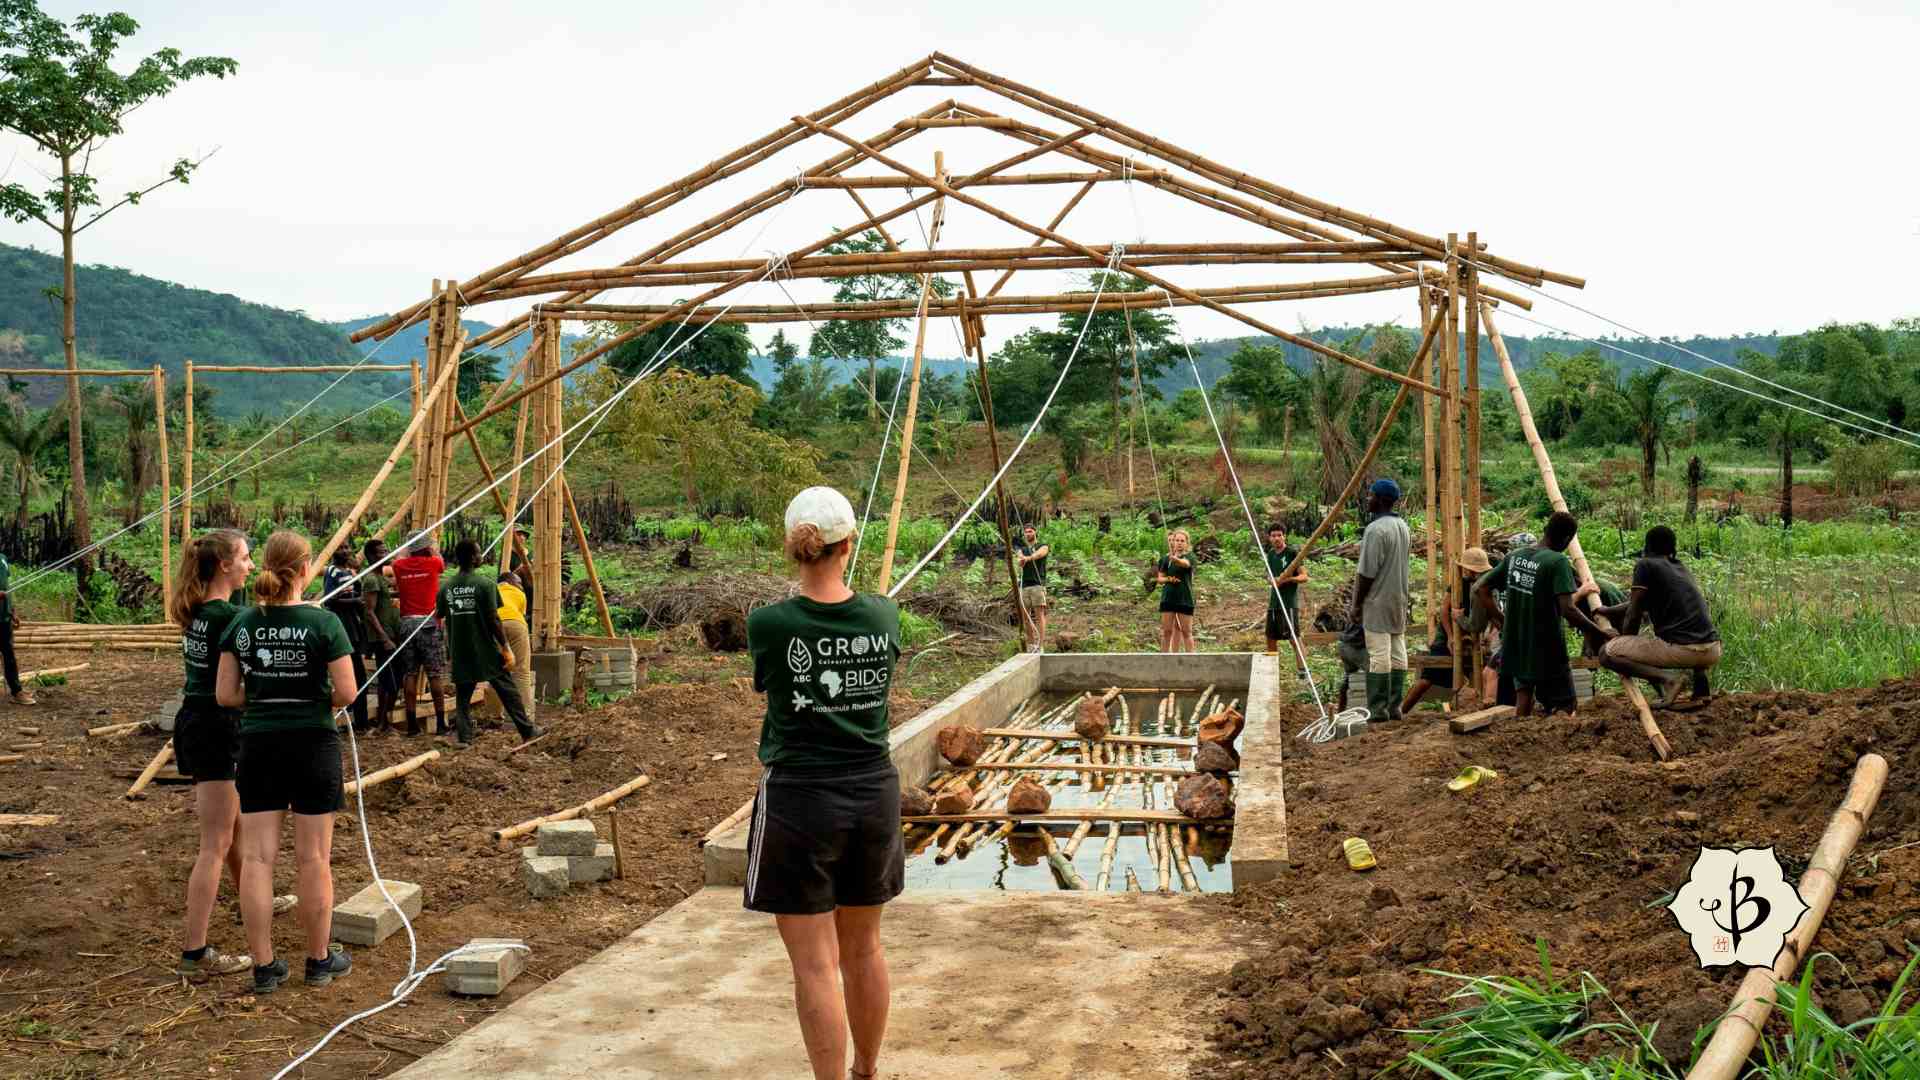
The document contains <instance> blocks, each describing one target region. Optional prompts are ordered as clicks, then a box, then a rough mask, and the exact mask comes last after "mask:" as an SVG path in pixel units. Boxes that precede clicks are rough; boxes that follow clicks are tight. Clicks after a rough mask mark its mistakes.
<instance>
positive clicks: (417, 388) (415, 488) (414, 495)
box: [407, 359, 426, 522]
mask: <svg viewBox="0 0 1920 1080" xmlns="http://www.w3.org/2000/svg"><path fill="white" fill-rule="evenodd" d="M407 368H408V370H409V371H411V372H412V373H413V387H412V389H413V394H412V397H411V399H410V400H411V401H412V402H413V414H414V415H415V416H418V415H420V395H421V390H422V385H423V384H422V380H421V377H420V361H419V360H418V359H414V360H409V361H407ZM423 446H425V443H424V442H423V441H422V440H421V437H420V432H419V430H418V429H417V428H416V429H415V431H414V436H413V447H412V449H413V468H412V469H411V470H409V472H410V475H411V478H412V479H411V482H409V483H408V484H407V492H408V494H407V505H408V506H413V505H415V504H417V503H418V502H419V501H420V470H421V469H423V468H425V467H426V465H425V461H426V455H425V454H423V453H422V452H421V448H422V447H423ZM407 520H408V521H409V522H411V521H412V520H413V518H412V517H407Z"/></svg>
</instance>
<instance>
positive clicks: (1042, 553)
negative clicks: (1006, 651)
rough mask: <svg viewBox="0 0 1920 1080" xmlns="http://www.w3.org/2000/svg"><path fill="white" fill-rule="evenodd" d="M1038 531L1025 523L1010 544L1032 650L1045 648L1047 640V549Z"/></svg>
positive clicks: (1036, 650) (1040, 650) (1043, 649)
mask: <svg viewBox="0 0 1920 1080" xmlns="http://www.w3.org/2000/svg"><path fill="white" fill-rule="evenodd" d="M1049 550H1050V549H1049V548H1048V547H1047V545H1045V544H1043V543H1041V542H1040V533H1039V531H1038V530H1036V529H1035V528H1034V527H1033V526H1031V525H1028V526H1027V527H1026V528H1024V529H1021V530H1020V539H1019V541H1018V542H1016V543H1015V544H1014V545H1013V558H1014V561H1015V562H1017V563H1018V564H1019V565H1020V606H1021V607H1023V608H1025V609H1026V610H1027V620H1028V629H1030V630H1032V631H1033V642H1032V643H1031V644H1030V645H1029V646H1028V648H1030V649H1031V650H1032V651H1034V652H1044V651H1046V641H1047V552H1048V551H1049Z"/></svg>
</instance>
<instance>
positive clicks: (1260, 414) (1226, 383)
mask: <svg viewBox="0 0 1920 1080" xmlns="http://www.w3.org/2000/svg"><path fill="white" fill-rule="evenodd" d="M1227 367H1228V374H1227V377H1226V378H1224V379H1221V380H1220V381H1219V382H1218V383H1216V384H1215V389H1217V390H1218V391H1219V392H1220V393H1221V394H1222V395H1223V396H1225V397H1226V398H1227V399H1228V400H1230V401H1235V402H1238V403H1239V404H1240V405H1242V406H1243V407H1245V408H1246V409H1248V410H1250V411H1251V412H1252V413H1253V416H1254V421H1255V423H1256V424H1257V425H1258V426H1259V429H1260V434H1261V435H1262V436H1264V437H1266V438H1268V439H1274V438H1278V437H1279V435H1280V434H1281V431H1282V429H1283V428H1284V427H1285V424H1286V415H1287V409H1288V407H1290V406H1293V405H1298V404H1300V401H1301V397H1302V395H1303V384H1302V382H1301V379H1300V376H1299V375H1297V374H1295V373H1294V370H1293V368H1291V367H1289V366H1288V365H1287V351H1286V350H1285V349H1283V348H1281V347H1280V346H1278V345H1256V344H1254V343H1252V342H1243V343H1242V344H1241V346H1240V347H1239V348H1238V349H1235V350H1234V351H1233V353H1232V354H1231V355H1229V356H1228V357H1227Z"/></svg>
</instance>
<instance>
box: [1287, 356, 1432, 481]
mask: <svg viewBox="0 0 1920 1080" xmlns="http://www.w3.org/2000/svg"><path fill="white" fill-rule="evenodd" d="M1339 348H1340V351H1341V352H1344V353H1346V354H1347V355H1349V356H1358V357H1360V358H1362V359H1364V360H1366V361H1368V362H1369V363H1372V364H1374V365H1376V366H1379V367H1384V368H1386V369H1387V370H1389V371H1405V370H1406V369H1407V365H1408V364H1409V363H1411V362H1412V359H1413V342H1412V341H1411V339H1409V337H1408V336H1407V334H1406V333H1404V332H1403V331H1401V330H1399V329H1398V328H1396V327H1392V326H1380V327H1373V328H1368V329H1362V330H1360V331H1359V332H1357V333H1355V334H1353V335H1351V336H1350V337H1348V338H1347V339H1346V340H1344V341H1342V342H1340V343H1339ZM1302 393H1303V396H1304V397H1305V399H1306V408H1307V415H1308V417H1309V419H1311V420H1312V422H1313V432H1314V440H1315V441H1316V442H1317V443H1318V444H1319V446H1320V492H1321V499H1322V501H1324V502H1328V503H1331V502H1332V501H1333V500H1335V499H1337V498H1339V496H1340V493H1341V492H1342V491H1343V490H1345V489H1346V486H1347V481H1348V480H1350V479H1351V478H1352V477H1353V473H1354V470H1355V469H1357V468H1359V465H1360V456H1361V453H1362V451H1363V448H1364V447H1365V446H1366V445H1367V443H1368V442H1369V441H1371V440H1372V438H1373V435H1374V432H1375V431H1377V430H1378V429H1379V424H1380V417H1381V416H1382V415H1384V414H1385V412H1386V408H1387V400H1388V399H1389V398H1391V397H1392V396H1393V394H1394V393H1395V388H1394V384H1392V383H1391V382H1388V381H1387V380H1385V379H1379V378H1375V377H1374V376H1372V375H1369V374H1367V373H1366V372H1364V371H1361V370H1360V369H1359V368H1356V367H1352V366H1349V365H1347V364H1343V363H1340V362H1339V361H1337V360H1329V359H1327V358H1326V357H1323V356H1322V357H1315V359H1314V362H1313V366H1312V367H1310V368H1308V369H1307V373H1306V376H1305V378H1304V380H1303V385H1302ZM1417 415H1418V414H1417V413H1415V412H1414V411H1413V410H1410V409H1402V410H1401V413H1400V421H1399V422H1400V425H1401V426H1402V428H1407V427H1410V426H1411V425H1412V424H1414V423H1418V421H1417V420H1415V419H1413V417H1415V416H1417Z"/></svg>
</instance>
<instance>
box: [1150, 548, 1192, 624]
mask: <svg viewBox="0 0 1920 1080" xmlns="http://www.w3.org/2000/svg"><path fill="white" fill-rule="evenodd" d="M1191 543H1192V540H1191V538H1190V537H1188V536H1187V530H1185V529H1175V530H1173V531H1172V532H1170V533H1168V534H1167V553H1166V554H1165V555H1163V556H1161V558H1160V560H1159V561H1158V562H1156V563H1154V566H1153V568H1154V573H1155V576H1156V578H1157V580H1158V581H1159V582H1160V651H1161V652H1192V651H1193V650H1194V643H1193V555H1192V553H1191V552H1190V551H1189V547H1190V546H1191Z"/></svg>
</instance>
